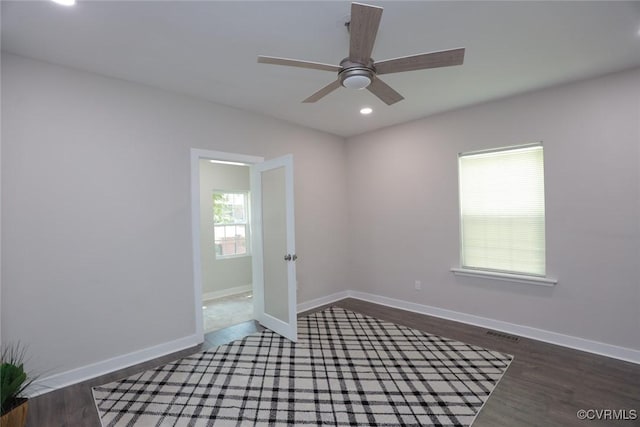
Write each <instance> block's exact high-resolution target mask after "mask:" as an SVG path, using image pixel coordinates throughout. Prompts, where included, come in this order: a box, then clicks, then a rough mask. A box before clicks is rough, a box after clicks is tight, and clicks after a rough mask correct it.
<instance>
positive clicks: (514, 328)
mask: <svg viewBox="0 0 640 427" xmlns="http://www.w3.org/2000/svg"><path fill="white" fill-rule="evenodd" d="M243 288H244V287H243ZM345 298H356V299H360V300H363V301H368V302H372V303H375V304H380V305H385V306H388V307H393V308H399V309H402V310H407V311H412V312H415V313H420V314H426V315H429V316H434V317H439V318H442V319H447V320H453V321H456V322H461V323H466V324H469V325H474V326H480V327H483V328H488V329H494V330H497V331H502V332H507V333H510V334H515V335H519V336H521V337H526V338H531V339H534V340H538V341H544V342H548V343H551V344H556V345H560V346H563V347H568V348H573V349H576V350H582V351H586V352H589V353H594V354H599V355H602V356H607V357H612V358H614V359H620V360H624V361H627V362H631V363H636V364H640V350H635V349H630V348H625V347H619V346H615V345H611V344H605V343H601V342H597V341H591V340H587V339H584V338H578V337H573V336H569V335H563V334H559V333H557V332H551V331H546V330H543V329H537V328H532V327H529V326H522V325H517V324H514V323H509V322H503V321H501V320H494V319H489V318H486V317H480V316H474V315H472V314H466V313H461V312H458V311H453V310H446V309H443V308H438V307H433V306H429V305H424V304H417V303H414V302H409V301H404V300H399V299H395V298H389V297H384V296H380V295H375V294H370V293H367V292H359V291H352V290H348V291H342V292H337V293H334V294H331V295H327V296H324V297H320V298H316V299H313V300H309V301H305V302H302V303H300V304H298V306H297V310H298V313H300V312H303V311H307V310H311V309H313V308H316V307H320V306H322V305H325V304H330V303H333V302H336V301H340V300H342V299H345ZM201 342H202V336H198V335H196V334H194V335H190V336H187V337H183V338H179V339H177V340H174V341H170V342H167V343H163V344H159V345H156V346H153V347H149V348H145V349H142V350H137V351H134V352H131V353H127V354H123V355H121V356H116V357H113V358H111V359H106V360H102V361H100V362H96V363H92V364H90V365H86V366H82V367H79V368H76V369H72V370H70V371H66V372H61V373H58V374H54V375H51V376H48V377H44V378H41V379H39V380H38V381H37V382H35V383H34V384H33V388H32V390H34V392H32V394H30V397H33V396H37V395H39V394H43V393H47V392H49V391H52V390H55V389H58V388H62V387H66V386H68V385H72V384H76V383H79V382H81V381H85V380H88V379H91V378H95V377H97V376H100V375H104V374H107V373H109V372H113V371H117V370H119V369H123V368H126V367H129V366H132V365H136V364H138V363H142V362H146V361H147V360H151V359H155V358H158V357H161V356H164V355H167V354H170V353H174V352H176V351H180V350H184V349H186V348H189V347H193V346H196V345H198V344H200V343H201Z"/></svg>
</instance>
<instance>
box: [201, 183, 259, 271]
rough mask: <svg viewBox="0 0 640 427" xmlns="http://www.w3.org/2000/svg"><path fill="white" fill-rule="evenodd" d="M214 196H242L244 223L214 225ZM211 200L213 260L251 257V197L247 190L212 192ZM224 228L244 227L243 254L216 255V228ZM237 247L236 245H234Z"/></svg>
mask: <svg viewBox="0 0 640 427" xmlns="http://www.w3.org/2000/svg"><path fill="white" fill-rule="evenodd" d="M216 194H240V195H242V196H243V198H244V218H245V221H244V222H228V223H227V222H225V223H216V220H215V205H216V201H215V195H216ZM211 198H212V212H211V213H212V215H213V218H212V223H213V245H214V250H213V252H214V255H215V259H216V260H225V259H232V258H243V257H250V256H251V240H250V238H251V224H250V222H251V221H250V212H251V209H250V203H251V197H250V192H249V191H247V190H213V192H212V194H211ZM225 226H235V227H237V226H243V227H244V240H245V252H244V253H240V254H239V253H234V254H230V255H222V254H218V251H217V248H216V240H217V238H216V227H225ZM236 245H237V244H236ZM236 247H237V246H236Z"/></svg>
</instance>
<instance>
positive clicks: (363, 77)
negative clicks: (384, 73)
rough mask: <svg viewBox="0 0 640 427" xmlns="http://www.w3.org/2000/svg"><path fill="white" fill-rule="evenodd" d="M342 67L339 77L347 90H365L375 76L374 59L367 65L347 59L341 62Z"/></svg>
mask: <svg viewBox="0 0 640 427" xmlns="http://www.w3.org/2000/svg"><path fill="white" fill-rule="evenodd" d="M340 67H341V68H342V69H341V70H340V71H339V72H338V77H339V79H340V84H341V85H342V86H344V87H346V88H351V89H364V88H366V87H367V86H369V84H370V83H371V81H372V80H373V76H374V74H375V68H374V67H373V60H372V59H369V62H368V63H367V64H366V65H365V64H360V63H358V62H353V61H350V60H349V58H345V59H343V60H342V61H341V62H340Z"/></svg>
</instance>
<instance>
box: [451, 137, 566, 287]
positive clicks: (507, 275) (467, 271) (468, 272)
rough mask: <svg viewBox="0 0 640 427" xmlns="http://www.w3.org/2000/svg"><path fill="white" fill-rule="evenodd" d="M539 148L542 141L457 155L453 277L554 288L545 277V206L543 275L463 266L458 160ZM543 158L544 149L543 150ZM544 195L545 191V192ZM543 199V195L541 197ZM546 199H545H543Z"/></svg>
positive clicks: (553, 280) (552, 280)
mask: <svg viewBox="0 0 640 427" xmlns="http://www.w3.org/2000/svg"><path fill="white" fill-rule="evenodd" d="M533 147H540V148H543V144H542V141H539V142H534V143H529V144H521V145H514V146H506V147H498V148H491V149H486V150H476V151H467V152H460V153H458V157H457V159H458V226H459V265H460V267H453V268H451V271H452V272H453V273H454V274H455V275H459V276H471V277H482V278H492V279H497V280H506V281H511V282H519V283H529V284H536V285H543V286H554V285H555V284H556V283H557V280H556V279H552V278H549V277H547V265H546V264H547V262H546V255H547V242H546V217H547V212H546V210H547V209H546V206H544V221H545V222H544V224H545V225H544V228H543V233H544V235H545V236H544V273H542V274H536V273H531V272H524V271H513V270H503V269H493V268H487V267H475V266H468V265H465V263H464V261H465V247H464V234H463V233H464V230H463V227H464V225H463V211H462V206H463V203H462V196H463V194H462V191H461V190H462V182H461V163H460V159H461V158H462V157H466V156H473V155H479V154H491V153H503V152H508V151H512V150H522V149H527V148H533ZM543 156H544V149H543ZM542 184H543V186H544V184H545V182H544V160H543V183H542ZM545 193H546V191H545ZM543 197H544V195H543ZM545 199H546V197H545Z"/></svg>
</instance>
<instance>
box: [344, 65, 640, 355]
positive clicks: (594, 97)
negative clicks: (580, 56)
mask: <svg viewBox="0 0 640 427" xmlns="http://www.w3.org/2000/svg"><path fill="white" fill-rule="evenodd" d="M535 141H543V143H544V150H545V153H544V155H545V187H546V237H547V271H548V275H550V276H553V277H556V278H558V279H559V283H558V284H557V286H555V287H554V288H547V287H540V286H535V285H527V284H516V283H508V282H499V281H494V280H487V279H474V278H463V277H456V276H454V275H453V274H452V273H451V272H450V271H449V269H450V268H451V267H454V266H458V265H459V244H458V241H459V230H458V227H459V225H458V218H459V216H458V189H457V153H458V152H464V151H471V150H478V149H485V148H492V147H502V146H509V145H516V144H523V143H528V142H535ZM639 151H640V70H635V71H630V72H626V73H620V74H615V75H610V76H606V77H602V78H598V79H593V80H588V81H583V82H579V83H574V84H570V85H565V86H559V87H555V88H551V89H547V90H542V91H537V92H533V93H530V94H526V95H521V96H517V97H513V98H509V99H505V100H501V101H496V102H491V103H486V104H482V105H478V106H475V107H470V108H465V109H461V110H458V111H454V112H449V113H445V114H440V115H437V116H432V117H430V118H426V119H423V120H419V121H415V122H411V123H407V124H404V125H400V126H396V127H391V128H387V129H384V130H381V131H378V132H374V133H369V134H366V135H361V136H358V137H355V138H351V139H349V140H348V142H347V152H348V166H349V169H348V170H349V172H348V183H349V190H348V191H349V225H350V235H349V242H350V275H349V285H350V286H351V287H353V288H355V289H357V290H360V291H364V292H371V293H374V294H378V295H382V296H387V297H392V298H397V299H401V300H405V301H411V302H415V303H421V304H426V305H432V306H436V307H439V308H445V309H450V310H455V311H458V312H463V313H467V314H473V315H477V316H482V317H486V318H490V319H496V320H502V321H506V322H511V323H515V324H518V325H525V326H531V327H535V328H541V329H545V330H549V331H554V332H558V333H562V334H568V335H572V336H576V337H581V338H586V339H590V340H594V341H599V342H603V343H609V344H613V345H618V346H622V347H627V348H632V349H640V287H639V286H638V283H639V282H638V281H639V279H638V278H639V277H640V270H639V265H640V262H639V261H640V219H639V218H640V176H639V169H640V168H639V163H640V162H639V160H640V152H639ZM390 229H392V230H393V232H391V233H390V232H389V231H388V230H390ZM416 279H419V280H422V282H423V289H422V290H421V291H416V290H414V280H416Z"/></svg>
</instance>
